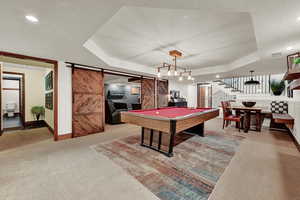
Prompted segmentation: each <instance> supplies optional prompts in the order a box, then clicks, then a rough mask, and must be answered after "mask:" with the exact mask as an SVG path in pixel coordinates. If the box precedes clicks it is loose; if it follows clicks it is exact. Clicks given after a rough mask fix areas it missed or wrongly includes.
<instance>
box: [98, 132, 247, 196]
mask: <svg viewBox="0 0 300 200" xmlns="http://www.w3.org/2000/svg"><path fill="white" fill-rule="evenodd" d="M243 139H244V137H243V136H239V135H230V134H224V132H221V133H218V132H216V131H206V133H205V137H200V136H193V137H191V136H190V135H187V134H184V133H181V134H178V135H177V136H176V144H177V145H176V146H175V148H174V156H173V157H172V158H169V157H166V156H165V155H163V154H160V153H158V152H156V151H153V150H150V149H147V148H144V147H141V146H140V136H136V135H135V136H129V137H126V138H122V139H117V140H114V141H110V142H107V143H101V144H98V145H96V146H93V148H94V149H95V150H96V151H97V152H99V153H101V154H102V155H105V156H107V157H108V158H109V159H111V160H112V161H113V162H115V163H116V164H117V165H119V166H120V167H122V168H123V169H124V170H125V171H127V173H129V174H130V175H131V176H133V177H134V178H135V179H137V180H138V181H139V182H140V183H142V184H143V185H144V186H145V187H147V188H148V189H149V190H150V191H151V192H153V193H154V194H155V195H156V196H157V197H159V198H160V199H161V200H196V199H197V200H206V199H208V197H209V195H210V193H211V192H212V190H213V188H214V186H215V185H216V183H217V181H218V179H219V178H220V176H221V175H222V173H223V172H224V170H225V168H226V167H227V166H228V164H229V163H230V160H231V159H232V157H233V156H234V154H235V152H236V151H237V148H238V146H239V144H240V142H241V141H242V140H243Z"/></svg>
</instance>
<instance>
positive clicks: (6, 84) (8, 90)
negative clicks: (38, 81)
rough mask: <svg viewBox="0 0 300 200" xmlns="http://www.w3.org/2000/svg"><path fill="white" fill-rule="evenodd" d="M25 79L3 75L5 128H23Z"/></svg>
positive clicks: (19, 75) (19, 76) (7, 74)
mask: <svg viewBox="0 0 300 200" xmlns="http://www.w3.org/2000/svg"><path fill="white" fill-rule="evenodd" d="M22 84H23V77H22V75H21V74H13V73H5V72H3V74H2V95H3V96H2V100H3V101H2V108H3V111H2V112H3V128H4V130H5V129H6V130H8V129H17V128H22V127H23V111H22V110H23V109H22V106H23V105H22V104H23V97H22Z"/></svg>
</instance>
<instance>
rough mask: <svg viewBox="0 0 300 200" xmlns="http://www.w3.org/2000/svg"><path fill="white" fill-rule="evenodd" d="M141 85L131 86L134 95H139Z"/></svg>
mask: <svg viewBox="0 0 300 200" xmlns="http://www.w3.org/2000/svg"><path fill="white" fill-rule="evenodd" d="M140 90H141V89H140V87H131V90H130V93H131V94H132V95H139V94H140Z"/></svg>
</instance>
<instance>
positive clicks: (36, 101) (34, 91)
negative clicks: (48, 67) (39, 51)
mask: <svg viewBox="0 0 300 200" xmlns="http://www.w3.org/2000/svg"><path fill="white" fill-rule="evenodd" d="M3 71H8V72H19V73H24V75H25V121H26V122H27V121H34V120H35V119H34V117H33V115H32V114H31V108H32V107H33V106H44V105H45V96H44V73H45V69H43V68H40V67H26V68H24V66H22V65H17V64H10V63H4V64H3Z"/></svg>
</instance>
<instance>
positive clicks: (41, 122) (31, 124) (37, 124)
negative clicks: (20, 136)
mask: <svg viewBox="0 0 300 200" xmlns="http://www.w3.org/2000/svg"><path fill="white" fill-rule="evenodd" d="M44 126H46V124H45V121H44V120H36V121H27V122H25V124H24V127H25V128H28V127H34V128H38V127H44Z"/></svg>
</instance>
